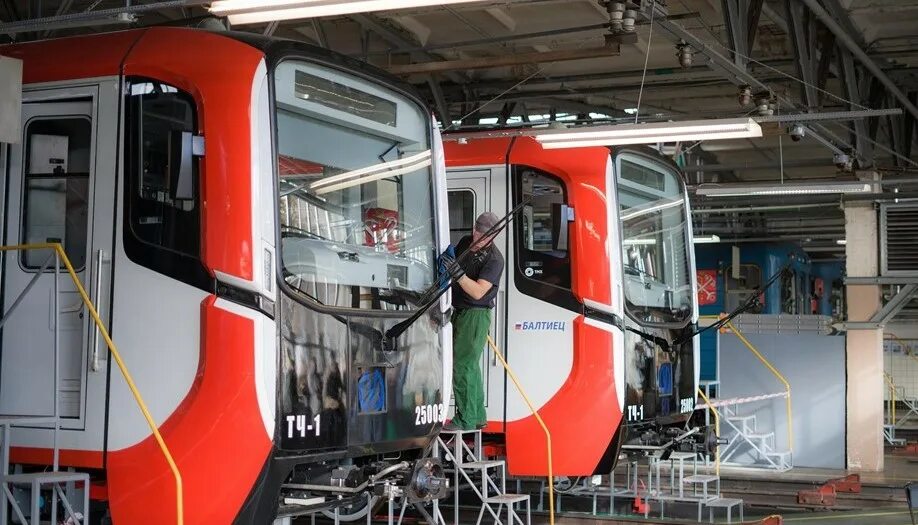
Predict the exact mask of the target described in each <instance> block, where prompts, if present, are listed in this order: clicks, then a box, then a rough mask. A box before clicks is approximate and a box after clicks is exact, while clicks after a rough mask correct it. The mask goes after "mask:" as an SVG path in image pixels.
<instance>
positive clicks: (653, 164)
mask: <svg viewBox="0 0 918 525" xmlns="http://www.w3.org/2000/svg"><path fill="white" fill-rule="evenodd" d="M623 159H624V160H628V161H630V162H634V163H636V164H639V165H642V166H644V167H645V168H656V169H659V170H661V171H666V172H668V173H669V174H670V175H672V176H673V177H674V178H675V180H676V183H677V184H678V186H679V189H680V192H681V193H682V210H683V214H684V217H683V221H684V222H685V224H688V225H691V220H692V218H691V213H690V208H689V198H688V191H686V187H685V181H684V180H683V178H682V176H681V174H680V172H679V169H678V168H677V167H676V166H674V165H672V164H670V163H668V162H665V161H664V160H662V159H660V158H658V157H656V156H653V155H650V154H648V153H646V152H644V151H640V150H635V149H631V148H623V149H621V150H619V151H618V152H616V153H615V154H614V155H613V157H612V161H613V173H612V180H613V181H614V184H615V197H616V198H615V202H616V209H615V210H614V211H613V210H610V211H609V213H615V214H616V216H617V217H618V221H617V227H618V232H619V239H620V240H621V242H619V257H620V260H621V261H622V272H621V283H622V305H623V307H624V311H625V315H627V316H628V317H629V318H630V319H631V320H632V321H634V322H635V323H637V324H639V325H640V326H648V327H653V328H665V329H675V330H678V329H682V328H684V327H686V326H688V325H689V324H691V323H692V322H694V319H695V316H696V312H697V310H698V290H697V286H695V285H693V286H692V291H691V294H690V296H691V299H690V301H691V303H692V308H691V311H690V312H689V313H688V315H687V316H686V317H685V319H684V320H682V321H668V322H651V321H646V320H644V319H641V318H640V317H638V316H636V315H635V314H634V312H633V311H632V309H631V306H630V301H629V300H628V292H627V286H626V283H625V271H624V261H625V246H624V238H625V223H624V221H622V219H621V191H620V187H621V186H622V181H623V180H625V181H626V184H625V186H626V187H627V186H629V184H628V183H627V182H630V181H627V179H623V178H622V176H621V173H622V160H623ZM643 191H644V192H646V191H647V190H646V189H645V190H643ZM683 236H684V238H685V246H686V249H685V251H686V262H687V267H686V272H688V275H687V278H688V279H689V281H690V282H691V281H692V280H694V279H695V271H696V270H697V269H696V267H695V254H694V245H693V243H692V229H691V228H690V227H689V228H684V229H683Z"/></svg>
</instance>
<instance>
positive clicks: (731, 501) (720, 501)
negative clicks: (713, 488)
mask: <svg viewBox="0 0 918 525" xmlns="http://www.w3.org/2000/svg"><path fill="white" fill-rule="evenodd" d="M742 504H743V500H741V499H739V498H714V499H712V500H708V501H706V502H705V504H704V505H705V507H717V508H723V509H727V508H730V507H733V506H734V505H742Z"/></svg>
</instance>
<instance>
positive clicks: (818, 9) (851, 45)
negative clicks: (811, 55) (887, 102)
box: [799, 0, 918, 119]
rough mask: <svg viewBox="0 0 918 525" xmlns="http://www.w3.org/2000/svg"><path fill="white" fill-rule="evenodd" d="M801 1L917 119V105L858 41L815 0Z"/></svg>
mask: <svg viewBox="0 0 918 525" xmlns="http://www.w3.org/2000/svg"><path fill="white" fill-rule="evenodd" d="M799 1H802V2H803V3H804V4H806V6H807V7H808V8H809V9H810V12H811V13H813V15H814V16H816V18H818V19H819V21H820V22H822V23H823V25H825V26H826V28H827V29H828V30H829V31H831V32H832V33H833V34H834V35H835V38H837V39H838V41H839V42H840V43H841V44H842V45H844V46H845V47H846V48H847V49H848V51H849V52H851V54H852V55H853V56H854V58H856V59H857V60H858V62H860V63H861V64H862V65H863V66H864V67H865V68H867V70H869V71H870V72H871V73H872V74H873V76H875V77H876V78H877V80H879V81H880V82H881V83H882V84H883V85H884V86H885V87H886V89H887V90H888V91H889V93H890V94H891V95H892V96H894V97H895V98H896V100H898V101H899V103H900V104H902V107H903V108H905V110H906V111H908V112H909V113H910V114H911V115H912V117H914V118H916V119H918V107H916V106H915V104H913V103H912V101H911V100H909V98H908V96H906V95H905V93H903V92H902V90H900V89H899V86H897V85H896V83H895V82H893V81H892V80H891V79H890V78H889V77H888V76H887V75H886V73H884V72H883V70H882V69H881V68H880V66H879V65H877V63H876V62H874V61H873V59H872V58H870V57H869V56H867V53H865V52H864V50H863V49H862V48H861V47H860V45H859V44H858V42H857V41H856V40H855V39H854V37H852V36H851V35H850V34H848V32H847V31H846V30H845V29H844V28H843V27H842V26H841V25H840V24H839V23H838V22H837V21H836V20H835V19H834V18H833V17H832V15H830V14H829V13H828V12H827V11H826V10H825V9H824V8H823V7H822V6H821V5H820V4H819V2H818V1H817V0H799Z"/></svg>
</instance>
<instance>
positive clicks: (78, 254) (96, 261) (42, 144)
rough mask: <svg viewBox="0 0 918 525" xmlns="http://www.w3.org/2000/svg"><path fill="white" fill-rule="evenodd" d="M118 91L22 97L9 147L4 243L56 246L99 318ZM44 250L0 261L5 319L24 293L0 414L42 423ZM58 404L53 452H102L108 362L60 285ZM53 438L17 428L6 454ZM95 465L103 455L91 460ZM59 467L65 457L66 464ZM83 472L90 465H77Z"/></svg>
mask: <svg viewBox="0 0 918 525" xmlns="http://www.w3.org/2000/svg"><path fill="white" fill-rule="evenodd" d="M116 90H117V84H116V82H115V81H111V82H109V83H104V84H96V85H91V86H84V87H72V88H62V89H50V90H42V91H29V92H26V93H25V95H24V100H23V102H24V103H23V109H22V140H21V143H20V144H17V145H14V146H11V147H10V148H9V164H8V166H9V170H8V179H9V180H8V191H9V194H8V195H7V203H8V207H7V210H6V211H7V213H6V230H5V232H4V244H8V245H9V244H36V243H47V242H59V243H61V244H62V245H63V247H64V250H65V252H66V254H67V256H68V258H69V259H70V261H71V263H72V265H73V268H74V270H75V272H76V275H77V277H78V278H79V279H80V281H81V283H82V285H83V287H84V289H85V290H86V291H87V292H88V293H89V294H90V298H91V299H92V300H93V301H94V302H95V303H96V306H97V308H98V309H99V311H100V312H101V314H102V315H103V318H106V316H107V313H108V308H107V302H108V301H107V298H108V292H109V290H110V282H111V281H110V278H111V277H110V276H111V271H110V270H111V268H110V261H109V259H108V256H109V254H110V253H111V247H112V216H113V196H114V185H115V162H116V160H115V157H116V155H115V145H114V144H115V141H114V140H112V139H113V138H114V137H115V136H116V117H115V115H116V111H117V110H116V103H117V95H116ZM51 254H52V252H51V251H50V250H23V251H7V252H4V254H3V277H4V285H3V304H4V308H3V310H4V311H8V310H9V309H10V308H11V306H12V305H13V304H14V302H15V301H16V300H17V297H19V295H20V293H21V292H22V291H23V290H24V289H25V288H26V287H27V286H29V285H30V283H31V282H33V278H35V277H36V275H38V274H40V273H41V274H42V275H41V276H40V277H39V278H38V279H36V280H35V281H34V284H33V285H32V288H31V290H30V291H29V292H28V293H27V294H25V295H24V296H22V300H21V302H20V304H19V305H18V306H17V308H16V309H15V311H14V312H13V313H12V314H11V316H10V318H9V320H8V321H7V323H6V324H5V325H4V328H3V333H2V357H0V410H2V411H3V413H6V414H29V415H50V414H52V413H53V409H54V397H53V394H52V392H53V391H54V387H53V384H54V365H53V363H54V359H53V356H54V324H55V318H54V310H53V304H54V302H53V296H54V293H53V292H54V276H53V272H54V259H53V258H51V259H50V265H48V264H47V263H48V261H49V256H50V255H51ZM58 298H59V299H58V300H59V321H58V322H59V323H60V328H59V330H58V333H59V343H58V344H59V356H60V360H59V365H58V370H59V374H60V381H59V390H58V399H59V413H60V415H61V417H62V421H61V428H63V429H65V432H64V433H63V434H62V436H61V440H62V441H61V443H60V445H61V447H62V448H65V449H74V448H75V449H82V450H101V448H102V436H103V432H102V429H103V427H104V417H105V413H104V411H105V395H106V394H105V388H106V374H107V367H106V363H105V360H106V355H105V353H104V352H102V350H103V349H104V343H102V342H101V341H100V339H101V338H100V337H98V334H97V333H96V330H94V324H93V322H92V319H91V318H90V316H89V315H88V312H87V310H86V308H85V307H84V305H83V303H82V301H81V299H80V296H79V293H78V291H77V287H76V285H75V284H74V283H73V281H72V280H71V278H70V277H69V276H68V275H67V273H66V271H65V270H63V268H62V269H61V273H60V277H59V294H58ZM50 442H51V433H49V432H47V431H41V430H40V429H21V430H20V431H18V432H17V433H16V434H15V435H14V445H19V444H26V445H29V446H33V447H34V446H39V447H44V446H48V445H50ZM92 457H94V458H97V459H98V462H99V466H101V454H99V455H97V456H92ZM65 461H66V457H65ZM83 464H84V465H87V466H91V465H93V464H94V461H88V462H87V461H83Z"/></svg>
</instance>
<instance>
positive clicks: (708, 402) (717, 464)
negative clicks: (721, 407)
mask: <svg viewBox="0 0 918 525" xmlns="http://www.w3.org/2000/svg"><path fill="white" fill-rule="evenodd" d="M698 393H699V394H701V399H704V402H705V404H706V405H708V408H710V409H711V412H713V413H714V435H715V436H717V437H718V438H720V412H718V411H717V408H716V407H715V406H714V405H712V404H711V400H710V399H708V396H706V395H704V392H703V391H702V390H701V389H700V388H699V389H698ZM714 474H715V475H717V476H720V445H715V447H714Z"/></svg>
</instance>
